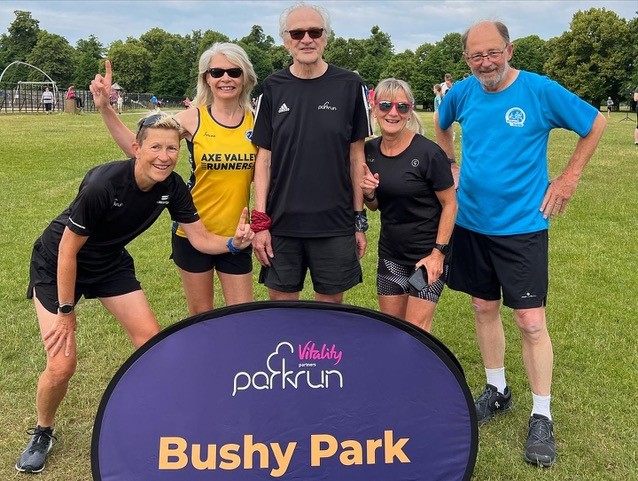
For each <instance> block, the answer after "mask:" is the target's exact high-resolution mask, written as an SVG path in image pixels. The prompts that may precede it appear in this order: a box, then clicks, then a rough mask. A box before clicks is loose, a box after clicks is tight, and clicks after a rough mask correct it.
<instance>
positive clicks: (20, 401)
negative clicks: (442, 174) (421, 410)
mask: <svg viewBox="0 0 638 481" xmlns="http://www.w3.org/2000/svg"><path fill="white" fill-rule="evenodd" d="M624 116H625V113H624V112H622V113H616V114H615V115H614V116H613V117H612V118H611V119H610V120H609V121H608V128H607V132H606V133H605V135H604V137H603V140H602V142H601V145H600V146H599V148H598V151H597V153H596V154H595V156H594V157H593V159H592V160H591V162H590V165H589V166H588V168H587V169H586V171H585V173H584V175H583V177H582V180H581V182H580V185H579V187H578V190H577V192H576V195H575V196H574V198H573V199H572V201H571V202H570V204H569V206H568V208H567V212H566V214H565V215H564V216H563V217H560V218H558V219H555V220H554V221H553V222H552V227H551V231H550V233H551V242H550V279H551V280H550V294H549V305H548V309H547V316H548V322H549V327H550V333H551V334H552V339H553V343H554V352H555V372H554V384H553V392H552V395H553V404H552V411H553V415H554V419H555V423H556V440H557V447H558V453H559V457H558V463H557V464H556V465H555V466H554V467H553V468H551V469H547V470H538V469H536V468H534V467H531V466H528V465H526V464H525V463H524V462H523V461H522V449H523V445H524V442H525V436H526V426H527V419H528V417H529V409H530V407H531V394H530V392H529V388H528V385H527V381H526V377H525V373H524V370H523V366H522V362H521V352H520V341H519V339H520V336H519V334H518V331H517V329H516V327H515V326H514V323H513V320H512V315H511V311H510V310H508V309H504V310H503V317H504V320H505V325H506V335H507V342H508V348H507V357H506V365H507V374H508V380H509V383H510V385H511V387H512V390H513V393H514V395H515V397H516V407H515V410H514V411H513V413H512V414H510V415H508V416H505V417H502V418H498V419H497V420H495V421H493V422H492V423H489V424H488V425H486V426H484V427H482V428H481V430H480V449H479V454H478V460H477V465H476V469H475V476H474V478H475V479H476V480H537V479H542V480H561V481H564V480H569V481H591V480H638V454H637V450H638V409H637V407H636V406H637V404H638V374H637V367H638V347H636V339H637V338H638V301H637V295H638V273H637V271H638V240H637V238H638V236H637V233H638V193H637V186H638V148H637V147H635V146H634V143H633V131H634V128H635V123H634V122H622V121H621V119H622V118H623V117H624ZM123 118H124V119H125V121H126V122H127V123H129V124H130V125H133V124H134V123H135V121H136V120H137V119H138V118H139V115H136V114H130V115H124V116H123ZM423 119H424V122H425V125H426V128H427V133H428V135H431V134H432V124H431V122H432V121H431V114H430V113H426V114H423ZM634 120H635V118H634ZM457 132H458V127H457ZM458 137H459V136H458V135H457V141H458ZM0 139H2V140H1V142H0V159H1V161H0V178H1V179H2V189H1V192H0V200H1V202H2V206H3V208H4V211H5V213H4V221H3V225H4V228H3V229H2V233H1V234H0V246H1V249H0V266H1V267H0V269H1V270H0V272H1V273H2V274H1V276H0V299H1V301H2V302H1V305H2V311H3V314H2V316H1V317H0V480H2V481H6V480H10V479H21V478H22V477H24V476H26V475H23V474H20V473H17V472H16V471H15V470H14V464H15V462H16V460H17V457H18V455H19V453H20V452H21V451H22V449H23V448H24V445H25V443H26V442H27V440H28V438H27V436H26V435H25V434H24V431H25V430H26V429H27V428H29V427H32V426H33V424H34V423H35V420H36V417H35V409H34V397H35V386H36V382H37V378H38V375H39V373H40V371H41V369H42V368H43V366H44V362H45V358H44V354H43V349H42V346H41V342H40V339H39V333H38V328H37V323H36V320H35V313H34V309H33V305H32V303H31V302H30V301H27V300H26V298H25V291H26V286H27V277H28V266H29V258H30V253H31V246H32V244H33V241H34V240H35V239H36V238H37V237H38V236H39V235H40V233H41V232H42V230H43V229H44V228H45V227H46V225H47V224H48V222H49V221H50V220H51V219H53V218H54V217H55V216H56V215H57V214H59V213H60V212H61V211H62V210H63V208H65V207H66V206H67V205H68V203H69V202H70V201H71V199H72V198H73V197H74V196H75V194H76V192H77V187H78V185H79V183H80V181H81V179H82V177H83V175H84V173H85V172H86V171H87V170H88V169H89V168H90V167H91V166H93V165H96V164H99V163H102V162H105V161H108V160H113V159H121V158H123V155H122V154H121V152H120V151H119V149H118V148H117V146H116V145H115V143H114V142H112V141H111V139H110V137H109V135H108V133H107V131H106V128H105V127H104V126H103V124H102V122H101V120H100V117H99V116H98V115H96V114H83V115H79V116H70V115H67V114H58V115H52V116H45V115H40V114H32V115H12V114H8V115H7V114H0ZM575 142H576V136H575V135H574V134H571V133H568V132H565V131H555V132H554V133H553V134H552V136H551V140H550V168H551V172H552V175H553V176H554V175H557V174H558V173H559V172H560V170H561V169H562V167H563V166H564V165H565V164H566V162H567V158H568V156H569V154H570V153H571V151H572V150H573V147H574V145H575ZM185 151H186V149H183V151H182V157H181V159H182V160H181V161H180V165H179V166H178V171H179V172H180V173H181V174H182V175H183V176H186V174H187V171H188V166H187V162H186V157H185V155H186V152H185ZM369 217H370V223H371V229H370V231H369V235H368V240H369V250H368V253H367V255H366V256H365V258H364V260H363V267H364V276H365V282H364V283H363V284H362V285H360V286H357V287H356V288H354V289H352V290H351V291H350V292H348V294H347V297H346V302H347V303H349V304H354V305H359V306H363V307H367V308H372V309H376V307H377V303H376V295H375V290H374V289H375V287H374V286H375V282H374V279H375V266H376V241H377V238H378V228H379V220H378V216H377V215H376V213H371V214H369ZM169 229H170V220H169V217H168V215H167V214H163V215H162V217H161V218H160V220H159V221H158V222H157V223H156V224H155V225H154V226H153V227H152V228H151V229H150V230H149V231H148V232H146V233H145V234H143V235H142V236H141V237H140V238H138V239H136V240H135V241H134V242H133V243H132V244H131V245H130V249H129V250H130V252H131V254H132V255H133V257H134V258H135V260H136V266H137V270H138V275H139V278H140V280H141V281H142V284H143V286H144V288H145V290H146V293H147V295H148V297H149V300H150V302H151V305H152V307H153V309H154V311H155V312H156V314H157V316H158V318H159V321H160V324H161V325H162V326H168V325H170V324H171V323H174V322H176V321H178V320H180V319H183V318H185V317H186V316H187V311H186V304H185V301H184V298H183V295H182V290H181V283H180V280H179V277H178V274H177V271H176V269H175V267H174V265H173V263H172V261H170V260H169V259H168V256H169V251H170V239H169ZM257 272H258V271H257V270H256V271H255V274H256V273H257ZM310 296H311V293H310V290H309V289H308V288H306V291H305V292H304V297H305V298H306V299H309V298H310ZM256 298H257V300H266V299H267V295H266V291H265V290H264V289H263V287H261V286H258V287H257V289H256ZM218 301H219V299H218ZM78 325H79V327H78V335H77V339H78V351H79V354H78V358H79V362H78V370H77V373H76V375H75V377H74V378H73V380H72V382H71V387H70V390H69V393H68V395H67V397H66V399H65V401H64V402H63V404H62V406H61V409H60V411H59V412H58V420H57V428H56V434H57V435H58V436H59V438H60V439H59V441H58V442H57V443H56V445H55V446H54V449H53V451H52V452H51V456H50V458H49V461H48V463H47V469H46V470H45V472H44V473H43V474H41V475H40V478H39V479H42V480H64V481H80V480H83V481H85V480H90V479H91V474H90V473H91V472H90V439H91V429H92V425H93V420H94V417H95V413H96V410H97V406H98V404H99V401H100V399H101V396H102V393H103V391H104V388H105V387H106V385H107V383H108V382H109V380H110V379H111V376H112V375H113V374H114V373H115V371H116V370H117V368H118V367H119V366H120V365H121V364H122V363H123V362H124V360H125V359H126V358H127V357H128V356H129V355H130V354H131V352H132V346H131V345H130V344H129V342H128V340H127V338H126V336H125V335H124V333H123V332H122V331H121V328H120V327H119V325H118V324H117V322H115V321H114V320H113V319H112V318H110V316H109V315H108V314H107V313H106V311H105V310H104V309H103V308H102V306H101V305H100V304H99V302H98V301H95V300H91V301H86V300H83V301H81V302H80V304H79V306H78ZM433 334H434V335H435V336H437V337H438V338H439V339H441V340H442V341H443V342H444V343H445V344H446V345H447V346H448V347H449V348H450V349H451V350H452V352H453V353H455V355H456V356H457V357H458V359H459V361H460V362H461V364H462V365H463V367H464V370H465V374H466V377H467V381H468V384H469V386H470V388H471V389H472V391H473V392H474V393H476V392H479V391H480V390H481V389H482V387H483V385H484V383H485V380H484V372H483V366H482V363H481V359H480V354H479V352H478V348H477V344H476V340H475V334H474V323H473V315H472V312H471V307H470V303H469V299H468V298H467V296H465V295H463V294H460V293H457V292H452V291H449V290H446V291H445V293H444V295H443V298H442V299H441V302H440V304H439V307H438V310H437V314H436V318H435V321H434V327H433ZM423 479H424V480H426V479H427V476H425V475H424V478H423ZM149 481H150V480H149ZM371 481H392V480H371Z"/></svg>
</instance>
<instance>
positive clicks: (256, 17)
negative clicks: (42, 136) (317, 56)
mask: <svg viewBox="0 0 638 481" xmlns="http://www.w3.org/2000/svg"><path fill="white" fill-rule="evenodd" d="M292 3H294V2H292V1H241V0H226V1H210V0H209V1H204V0H199V1H188V0H184V1H161V0H155V1H119V0H111V1H100V0H90V1H53V0H41V1H13V0H3V1H2V2H1V4H0V33H7V29H8V27H9V25H10V24H11V22H13V20H14V18H15V16H14V13H13V11H14V10H26V11H29V12H31V13H32V17H33V18H35V19H36V20H39V21H40V28H43V29H45V30H47V31H48V32H50V33H55V34H58V35H62V36H63V37H65V38H66V39H67V40H68V41H69V43H71V45H75V43H76V42H77V40H78V39H81V38H87V37H88V36H89V35H90V34H94V35H95V36H96V37H97V38H98V39H99V40H100V42H102V44H103V45H104V46H108V44H109V43H111V42H113V41H114V40H125V39H126V37H128V36H133V37H139V36H140V35H141V34H143V33H144V32H147V31H148V30H150V29H151V28H153V27H160V28H162V29H164V30H166V31H168V32H170V33H178V34H182V35H185V34H188V33H190V32H192V31H193V30H198V29H199V30H202V31H205V30H208V29H210V30H216V31H218V32H221V33H224V34H226V35H227V36H228V37H230V38H231V39H236V38H241V37H243V36H245V35H247V34H248V33H249V32H250V29H251V27H252V26H253V25H260V26H261V27H262V28H263V29H264V32H265V33H266V34H267V35H271V36H272V37H273V38H274V39H275V41H276V42H277V43H281V42H280V39H279V37H278V30H277V29H278V27H277V25H278V18H279V14H280V13H281V11H282V10H283V9H284V8H286V7H287V6H289V5H291V4H292ZM308 3H316V4H320V5H322V6H324V7H326V8H327V9H328V10H329V11H330V14H331V16H332V22H333V29H334V30H335V33H336V35H337V36H339V37H344V38H366V37H368V36H369V35H370V29H371V28H372V26H374V25H378V26H379V27H380V28H381V30H382V31H384V32H386V33H388V34H389V35H390V36H391V38H392V42H393V44H394V47H395V52H402V51H403V50H405V49H411V50H415V49H416V48H417V47H418V46H419V45H422V44H423V43H425V42H430V43H434V42H437V41H439V40H441V39H442V38H443V36H444V35H445V34H447V33H451V32H459V33H460V32H463V30H465V28H466V27H467V26H468V25H471V24H472V23H474V22H475V21H477V20H480V19H485V18H498V19H501V20H503V21H504V22H505V23H506V24H507V25H508V27H509V28H510V34H511V36H512V38H513V39H516V38H520V37H525V36H527V35H533V34H535V35H538V36H540V37H541V38H543V39H545V40H547V39H550V38H552V37H555V36H558V35H561V34H562V33H563V32H564V31H565V30H568V29H569V23H570V21H571V19H572V17H573V15H574V13H575V12H577V11H578V10H587V9H589V8H592V7H597V8H606V9H607V10H613V11H614V12H616V13H617V14H618V15H619V16H621V17H624V18H626V19H628V20H629V19H631V18H634V17H635V16H636V10H638V2H637V1H636V0H576V1H572V0H533V1H532V0H482V1H479V0H437V1H431V0H412V1H400V0H396V1H392V0H367V1H345V0H343V1H322V0H314V1H313V0H310V1H309V2H308Z"/></svg>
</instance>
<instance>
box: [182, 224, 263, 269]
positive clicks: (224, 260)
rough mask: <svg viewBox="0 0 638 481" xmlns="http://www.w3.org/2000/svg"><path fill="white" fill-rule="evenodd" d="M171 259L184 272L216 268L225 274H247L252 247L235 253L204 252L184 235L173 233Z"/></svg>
mask: <svg viewBox="0 0 638 481" xmlns="http://www.w3.org/2000/svg"><path fill="white" fill-rule="evenodd" d="M171 243H172V245H173V253H172V254H171V259H173V262H175V264H176V265H177V267H179V268H180V269H183V270H185V271H186V272H193V273H201V272H208V271H212V270H213V269H217V272H223V273H225V274H248V273H249V272H252V270H253V259H252V248H251V247H248V248H246V249H244V250H243V251H241V252H238V253H237V254H231V253H230V252H227V253H224V254H217V255H211V254H205V253H203V252H200V251H198V250H197V249H195V248H194V247H193V245H192V244H191V243H190V241H189V240H188V239H187V238H186V237H181V236H178V235H177V234H175V233H173V236H172V240H171Z"/></svg>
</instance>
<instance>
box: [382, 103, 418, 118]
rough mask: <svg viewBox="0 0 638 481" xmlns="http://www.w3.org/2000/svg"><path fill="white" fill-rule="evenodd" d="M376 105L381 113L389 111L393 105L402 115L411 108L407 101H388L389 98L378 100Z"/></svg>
mask: <svg viewBox="0 0 638 481" xmlns="http://www.w3.org/2000/svg"><path fill="white" fill-rule="evenodd" d="M377 106H378V107H379V110H380V111H381V112H383V113H387V112H389V111H390V110H392V107H393V106H394V107H396V108H397V112H399V113H400V114H402V115H405V114H407V113H408V112H410V109H411V108H412V104H410V103H408V102H390V101H389V100H380V101H379V102H377Z"/></svg>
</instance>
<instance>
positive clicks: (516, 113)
mask: <svg viewBox="0 0 638 481" xmlns="http://www.w3.org/2000/svg"><path fill="white" fill-rule="evenodd" d="M505 122H507V123H508V124H509V125H510V127H523V126H524V125H525V111H524V110H523V109H522V108H520V107H512V108H511V109H509V110H508V111H507V113H506V114H505Z"/></svg>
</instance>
